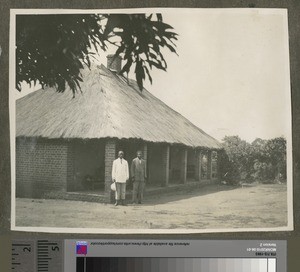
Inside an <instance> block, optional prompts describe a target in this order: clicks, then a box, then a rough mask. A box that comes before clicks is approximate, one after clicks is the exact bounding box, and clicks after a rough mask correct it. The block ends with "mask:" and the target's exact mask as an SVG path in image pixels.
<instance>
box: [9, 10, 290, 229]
mask: <svg viewBox="0 0 300 272" xmlns="http://www.w3.org/2000/svg"><path fill="white" fill-rule="evenodd" d="M10 20H11V21H10V26H11V29H10V88H9V92H10V101H9V102H10V131H11V133H10V136H11V166H12V167H11V169H12V170H11V171H12V172H11V176H12V205H11V217H12V220H11V229H12V230H18V231H39V232H68V233H70V232H73V233H81V232H82V233H115V234H116V233H205V232H240V231H243V232H245V231H288V230H293V208H292V201H293V200H292V148H291V146H292V142H291V133H292V129H291V90H290V71H289V65H290V63H289V36H288V23H287V22H288V14H287V10H286V9H256V8H253V9H191V8H190V9H187V8H185V9H182V8H176V9H175V8H169V9H168V8H155V9H154V8H151V9H124V10H122V9H118V10H70V9H68V10H67V9H66V10H64V9H57V10H51V9H49V10H47V9H40V10H39V9H37V10H34V9H15V10H11V17H10Z"/></svg>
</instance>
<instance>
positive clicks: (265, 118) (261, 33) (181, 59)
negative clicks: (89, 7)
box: [22, 9, 291, 142]
mask: <svg viewBox="0 0 300 272" xmlns="http://www.w3.org/2000/svg"><path fill="white" fill-rule="evenodd" d="M162 14H163V18H164V21H165V22H166V23H168V24H170V25H172V26H173V27H174V30H175V32H177V33H178V35H179V36H178V42H177V53H178V56H177V55H175V54H172V53H170V52H168V51H164V56H165V58H166V60H167V63H168V69H167V72H163V71H159V70H153V71H152V78H153V84H152V85H151V84H150V83H149V82H146V84H145V87H146V88H147V90H149V91H150V92H151V93H153V94H154V95H155V96H157V97H158V98H160V99H161V100H162V101H163V102H165V103H166V104H167V105H169V106H170V107H171V108H173V109H174V110H176V111H178V112H179V113H181V114H182V115H183V116H185V117H186V118H188V119H189V120H190V121H192V122H193V123H194V124H195V125H197V126H198V127H200V128H201V129H203V130H204V131H205V132H207V133H208V134H210V135H211V136H213V137H215V138H216V139H218V140H222V139H223V138H224V136H226V135H227V136H231V135H238V136H240V137H241V138H242V139H244V140H247V141H249V142H252V141H253V140H254V139H256V138H262V139H271V138H274V137H280V136H284V137H288V135H290V133H291V127H290V122H291V117H290V89H289V68H288V67H289V61H288V36H287V23H286V17H285V16H286V15H285V13H284V12H278V11H276V10H275V11H274V10H273V11H270V10H269V11H268V10H258V9H247V10H237V9H235V10H232V9H223V10H221V11H220V10H217V9H214V10H213V9H207V10H203V9H202V10H201V9H198V10H193V11H191V10H189V9H184V10H182V9H181V10H176V11H174V10H172V11H168V12H162ZM109 53H111V52H109ZM100 59H101V61H103V62H104V63H105V62H106V60H105V57H104V56H102V57H101V58H100ZM25 93H26V87H25V88H24V92H23V94H22V95H24V94H25Z"/></svg>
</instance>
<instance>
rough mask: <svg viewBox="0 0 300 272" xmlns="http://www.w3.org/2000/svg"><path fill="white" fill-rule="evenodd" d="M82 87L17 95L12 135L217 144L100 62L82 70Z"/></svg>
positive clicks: (203, 145) (198, 145)
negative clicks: (80, 89)
mask: <svg viewBox="0 0 300 272" xmlns="http://www.w3.org/2000/svg"><path fill="white" fill-rule="evenodd" d="M82 74H83V82H82V84H81V88H82V93H78V94H77V95H76V96H75V98H72V95H71V91H70V90H66V91H65V92H64V93H56V92H55V90H54V89H50V88H49V89H46V90H38V91H36V92H33V93H31V94H29V95H27V96H25V97H22V98H20V99H18V100H17V103H16V136H17V137H19V136H24V137H44V138H68V139H71V138H80V139H93V138H119V139H121V138H125V139H131V138H134V139H143V140H145V141H148V142H167V143H177V144H183V145H186V146H192V147H206V148H217V149H218V148H221V145H220V143H219V142H218V141H217V140H215V139H214V138H212V137H211V136H209V135H208V134H206V133H205V132H204V131H203V130H201V129H199V128H198V127H196V126H195V125H193V124H192V123H191V122H190V121H189V120H187V119H186V118H184V117H183V116H182V115H180V114H179V113H178V112H176V111H174V110H172V109H171V108H170V107H168V106H167V105H166V104H164V103H163V102H162V101H161V100H159V99H158V98H156V97H155V96H153V95H152V94H151V93H149V92H148V91H147V90H145V89H144V90H143V92H140V91H139V89H138V87H137V84H136V82H135V81H133V80H130V81H129V84H128V82H127V80H126V79H125V78H123V77H121V76H118V75H116V74H115V73H114V72H111V71H110V70H108V69H107V68H105V67H104V66H103V65H101V66H97V67H94V68H92V69H91V70H89V69H87V70H84V71H83V73H82Z"/></svg>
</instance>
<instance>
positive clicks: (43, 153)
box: [16, 138, 68, 198]
mask: <svg viewBox="0 0 300 272" xmlns="http://www.w3.org/2000/svg"><path fill="white" fill-rule="evenodd" d="M67 154H68V142H66V141H58V140H41V139H36V138H26V139H25V138H18V139H17V141H16V195H17V197H30V198H42V197H44V196H45V195H46V194H47V193H50V192H55V191H66V187H67V168H68V158H67V156H68V155H67Z"/></svg>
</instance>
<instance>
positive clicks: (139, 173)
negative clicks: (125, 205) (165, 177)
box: [131, 151, 147, 204]
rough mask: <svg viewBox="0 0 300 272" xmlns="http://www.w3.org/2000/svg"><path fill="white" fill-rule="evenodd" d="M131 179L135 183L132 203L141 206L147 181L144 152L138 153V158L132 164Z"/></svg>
mask: <svg viewBox="0 0 300 272" xmlns="http://www.w3.org/2000/svg"><path fill="white" fill-rule="evenodd" d="M131 177H132V181H133V195H132V203H133V204H136V203H137V201H138V203H139V204H141V203H142V201H143V192H144V187H145V182H146V180H147V172H146V161H145V160H144V159H142V152H141V151H138V152H137V157H136V158H135V159H133V161H132V164H131Z"/></svg>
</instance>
